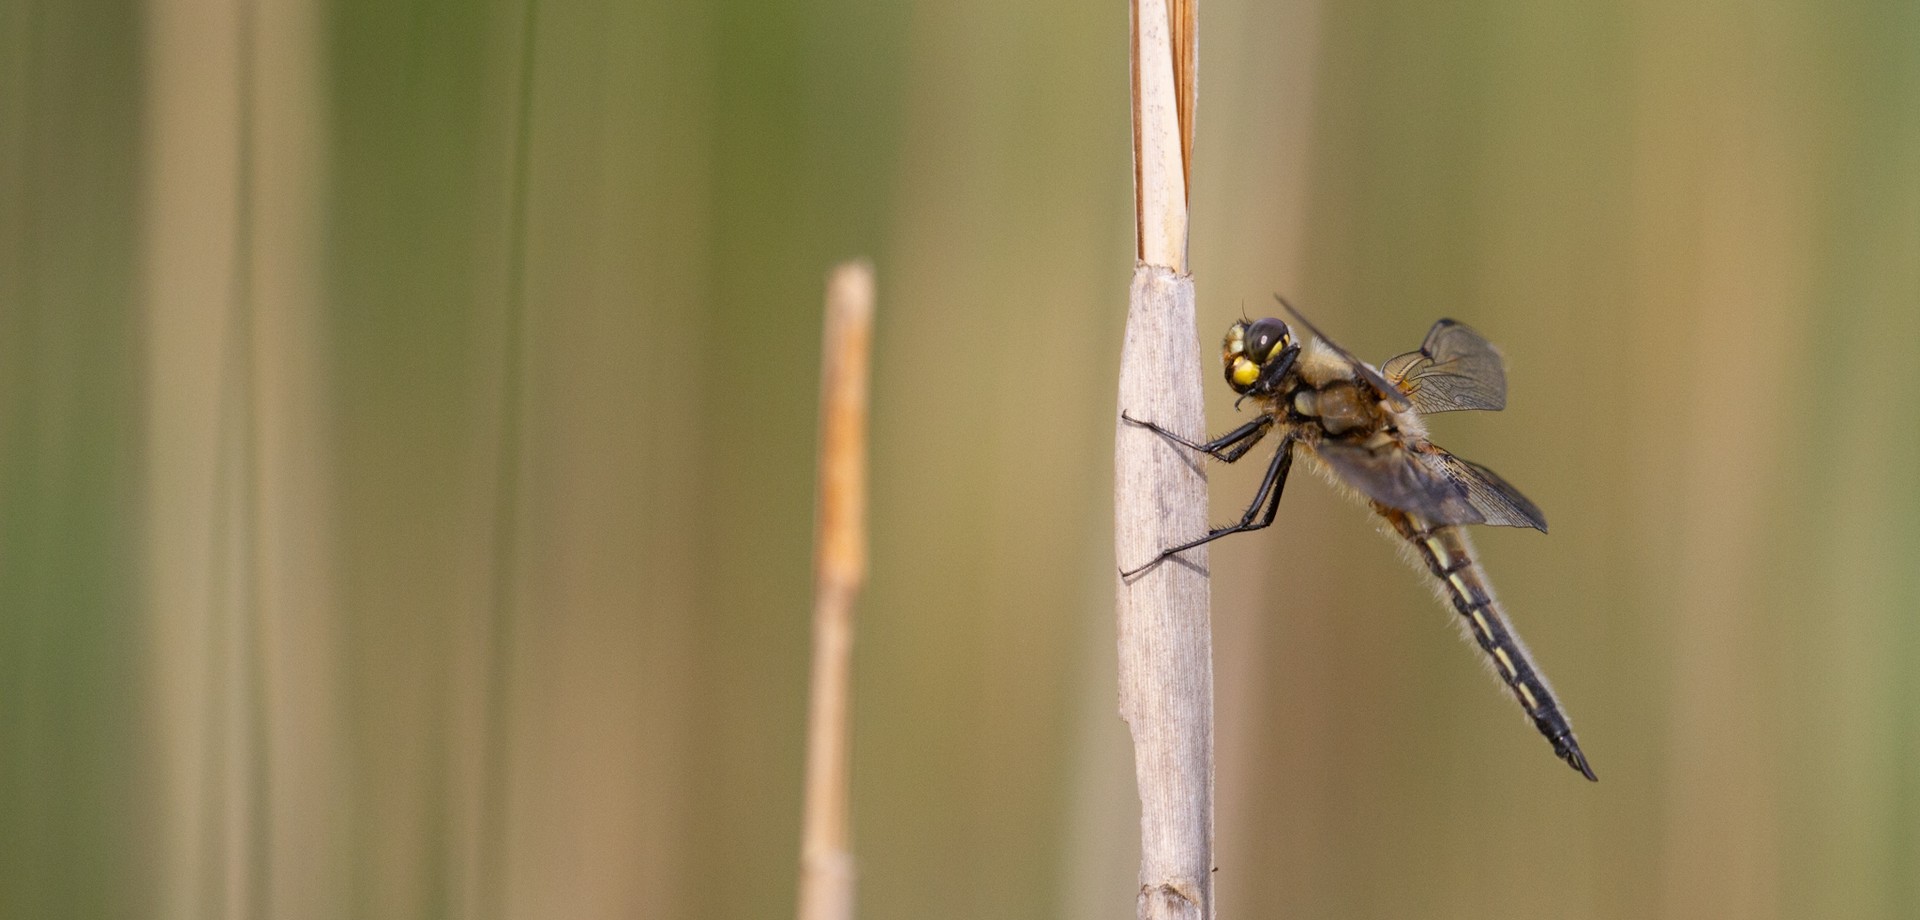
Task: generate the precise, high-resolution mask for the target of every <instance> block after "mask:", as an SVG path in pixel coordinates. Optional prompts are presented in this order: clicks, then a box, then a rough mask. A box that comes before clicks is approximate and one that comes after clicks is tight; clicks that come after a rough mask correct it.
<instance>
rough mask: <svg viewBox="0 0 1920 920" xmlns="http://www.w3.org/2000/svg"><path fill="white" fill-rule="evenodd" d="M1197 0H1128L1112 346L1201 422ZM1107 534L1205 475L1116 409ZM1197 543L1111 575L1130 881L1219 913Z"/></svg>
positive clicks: (1142, 902)
mask: <svg viewBox="0 0 1920 920" xmlns="http://www.w3.org/2000/svg"><path fill="white" fill-rule="evenodd" d="M1194 27H1195V9H1194V0H1134V3H1133V141H1134V150H1133V157H1134V191H1135V209H1136V210H1135V215H1136V218H1137V220H1138V225H1137V229H1138V233H1137V236H1136V241H1137V247H1138V248H1137V253H1136V254H1137V256H1138V259H1139V261H1138V264H1136V265H1135V267H1134V276H1133V285H1132V290H1131V298H1130V303H1129V305H1128V311H1127V331H1126V339H1125V342H1124V344H1123V346H1122V350H1121V356H1120V408H1121V409H1122V410H1124V411H1125V412H1127V413H1128V414H1130V415H1132V416H1133V417H1135V418H1143V419H1151V420H1154V421H1157V422H1159V423H1160V424H1162V425H1165V426H1167V427H1169V428H1171V429H1172V430H1174V431H1179V432H1185V433H1187V434H1189V435H1192V436H1198V435H1199V434H1200V433H1201V430H1202V428H1203V418H1202V414H1201V402H1200V352H1199V343H1198V341H1197V339H1196V338H1195V335H1194V294H1193V279H1192V278H1191V277H1190V276H1188V275H1187V273H1186V265H1187V258H1186V256H1187V179H1188V159H1189V154H1190V152H1191V150H1192V148H1193V143H1192V137H1193V110H1194V99H1195V91H1194V85H1195V84H1194V73H1195V64H1196V61H1197V57H1196V52H1195V48H1196V45H1195V41H1194ZM1116 424H1117V426H1118V431H1117V434H1116V437H1115V446H1114V545H1115V550H1116V552H1117V554H1118V561H1119V565H1120V567H1121V568H1131V567H1133V566H1137V565H1140V564H1141V563H1143V562H1145V561H1147V560H1149V559H1152V558H1153V557H1154V556H1155V555H1156V554H1158V553H1159V552H1160V549H1161V548H1162V547H1165V546H1170V545H1172V544H1174V543H1178V542H1182V541H1185V540H1189V539H1192V538H1193V536H1194V535H1195V534H1198V533H1203V532H1205V529H1206V526H1207V518H1206V509H1207V484H1206V474H1205V472H1204V469H1203V468H1202V467H1201V465H1200V464H1199V463H1198V462H1196V460H1195V459H1194V458H1193V457H1192V456H1191V455H1190V454H1189V453H1187V452H1184V451H1179V450H1176V449H1175V448H1173V447H1172V446H1171V445H1169V444H1167V443H1166V442H1165V441H1164V440H1163V439H1161V438H1159V437H1157V436H1155V435H1153V434H1152V433H1150V432H1147V431H1145V430H1143V429H1141V428H1137V427H1134V426H1131V425H1128V424H1126V423H1124V422H1118V421H1117V422H1116ZM1206 564H1207V557H1206V553H1205V551H1204V550H1197V551H1190V552H1188V553H1185V554H1182V555H1181V556H1180V557H1179V558H1176V559H1172V560H1169V561H1167V562H1166V563H1164V564H1162V565H1158V566H1155V567H1153V568H1151V569H1149V570H1147V571H1145V572H1143V573H1141V574H1139V575H1138V576H1136V577H1134V578H1133V579H1130V580H1129V579H1121V580H1120V584H1119V589H1118V594H1119V596H1118V604H1117V609H1118V621H1119V646H1120V716H1121V718H1123V719H1125V720H1126V722H1127V727H1128V729H1129V730H1130V731H1131V733H1132V735H1133V749H1134V773H1135V778H1136V781H1137V783H1138V785H1139V790H1140V893H1139V903H1138V911H1139V916H1140V917H1141V918H1142V920H1148V918H1185V920H1208V918H1211V917H1212V916H1213V882H1212V868H1213V853H1212V849H1213V647H1212V637H1211V629H1210V624H1209V621H1208V612H1207V608H1208V596H1207V592H1208V581H1207V572H1206Z"/></svg>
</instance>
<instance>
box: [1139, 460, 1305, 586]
mask: <svg viewBox="0 0 1920 920" xmlns="http://www.w3.org/2000/svg"><path fill="white" fill-rule="evenodd" d="M1243 453H1244V451H1243ZM1292 468H1293V439H1292V438H1290V437H1289V438H1287V439H1286V440H1283V441H1281V442H1280V449H1279V450H1277V451H1275V452H1274V454H1273V463H1272V464H1270V465H1269V466H1268V467H1267V475H1266V476H1264V477H1262V478H1261V480H1260V491H1259V492H1256V493H1254V496H1253V503H1252V504H1250V505H1248V506H1247V513H1246V514H1243V515H1241V516H1240V523H1238V524H1232V525H1229V526H1226V527H1216V528H1214V529H1213V530H1210V531H1208V532H1207V535H1206V536H1204V537H1201V538H1200V539H1198V540H1189V541H1187V542H1185V543H1182V544H1180V545H1178V546H1169V547H1167V548H1166V549H1163V550H1161V551H1160V555H1158V556H1155V557H1153V558H1152V559H1151V560H1149V561H1148V562H1147V563H1146V564H1145V565H1140V566H1135V567H1134V568H1131V569H1128V570H1126V571H1123V572H1121V573H1120V577H1121V578H1132V577H1133V576H1135V575H1138V574H1140V573H1141V572H1144V571H1146V570H1147V569H1150V568H1153V567H1154V566H1156V565H1159V564H1160V563H1162V562H1165V561H1166V560H1167V559H1168V558H1170V557H1172V556H1176V555H1179V554H1180V553H1184V552H1186V551H1187V550H1190V549H1193V548H1194V547H1196V546H1205V545H1207V544H1208V543H1212V542H1213V541H1215V540H1218V539H1220V538H1221V537H1224V536H1227V535H1228V534H1236V533H1246V532H1248V531H1252V530H1259V529H1261V528H1263V527H1269V526H1271V525H1272V524H1273V519H1274V518H1275V517H1276V516H1277V515H1279V513H1280V495H1281V493H1283V492H1285V491H1286V489H1287V471H1288V470H1290V469H1292ZM1262 507H1265V508H1266V513H1265V514H1261V512H1260V509H1261V508H1262ZM1255 515H1259V516H1260V520H1259V521H1258V522H1256V521H1254V516H1255Z"/></svg>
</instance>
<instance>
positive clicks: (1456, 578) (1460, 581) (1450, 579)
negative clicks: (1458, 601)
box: [1447, 572, 1473, 597]
mask: <svg viewBox="0 0 1920 920" xmlns="http://www.w3.org/2000/svg"><path fill="white" fill-rule="evenodd" d="M1447 583H1448V584H1450V585H1452V586H1453V590H1455V591H1458V592H1460V596H1461V597H1472V596H1473V592H1472V591H1469V590H1467V580H1466V579H1464V578H1461V577H1460V573H1459V572H1455V573H1453V574H1452V575H1448V576H1447Z"/></svg>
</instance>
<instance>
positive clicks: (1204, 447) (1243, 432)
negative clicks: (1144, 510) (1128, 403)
mask: <svg viewBox="0 0 1920 920" xmlns="http://www.w3.org/2000/svg"><path fill="white" fill-rule="evenodd" d="M1120 417H1121V418H1122V419H1124V420H1126V421H1127V423H1128V424H1132V425H1138V426H1140V427H1142V428H1145V429H1147V430H1148V431H1151V432H1153V433H1154V434H1157V435H1159V436H1161V437H1163V438H1166V439H1167V440H1169V441H1172V442H1173V443H1175V444H1178V445H1180V446H1181V447H1185V448H1187V449H1189V450H1197V451H1199V452H1201V453H1203V454H1206V455H1207V456H1209V457H1212V458H1214V459H1216V460H1224V461H1226V462H1228V463H1232V462H1234V461H1236V460H1239V459H1240V458H1241V457H1244V456H1246V455H1247V451H1249V450H1252V449H1253V445H1255V444H1258V443H1260V439H1261V438H1262V437H1264V436H1265V435H1266V433H1267V428H1268V426H1271V425H1272V424H1273V417H1272V416H1270V415H1262V416H1260V417H1259V418H1257V419H1254V420H1253V421H1251V422H1248V423H1246V424H1245V425H1241V426H1240V427H1238V428H1235V429H1234V430H1232V431H1229V432H1227V433H1226V434H1223V435H1221V436H1219V437H1217V438H1214V439H1213V440H1211V441H1208V442H1206V443H1204V444H1202V443H1200V442H1199V441H1193V440H1189V439H1187V438H1185V437H1182V436H1180V435H1177V434H1174V433H1173V432H1171V431H1168V430H1167V429H1165V428H1162V427H1160V426H1159V425H1156V424H1154V423H1153V422H1146V421H1141V420H1140V419H1137V418H1134V417H1133V416H1131V415H1128V414H1127V413H1125V412H1121V413H1120Z"/></svg>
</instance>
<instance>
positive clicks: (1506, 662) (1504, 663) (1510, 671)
mask: <svg viewBox="0 0 1920 920" xmlns="http://www.w3.org/2000/svg"><path fill="white" fill-rule="evenodd" d="M1493 657H1495V658H1497V659H1499V660H1500V666H1501V667H1503V668H1506V669H1507V676H1508V677H1519V676H1520V672H1519V671H1516V670H1514V668H1513V659H1511V658H1508V657H1507V650H1506V649H1503V648H1500V647H1498V646H1496V647H1495V648H1494V650H1493Z"/></svg>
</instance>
